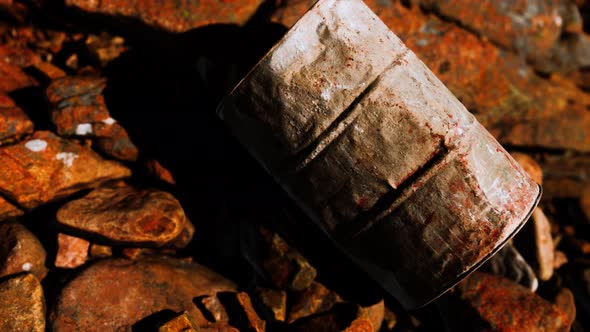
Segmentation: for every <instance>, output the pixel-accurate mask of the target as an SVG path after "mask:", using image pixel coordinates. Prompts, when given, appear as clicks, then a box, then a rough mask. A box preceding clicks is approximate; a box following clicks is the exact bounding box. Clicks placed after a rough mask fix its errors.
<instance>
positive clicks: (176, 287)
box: [50, 258, 235, 332]
mask: <svg viewBox="0 0 590 332" xmlns="http://www.w3.org/2000/svg"><path fill="white" fill-rule="evenodd" d="M234 289H235V286H234V284H233V283H231V282H230V281H228V280H226V279H224V278H223V277H221V276H220V275H218V274H216V273H214V272H212V271H210V270H209V269H207V268H205V267H203V266H201V265H198V264H195V263H187V262H183V261H179V260H173V259H164V258H152V259H147V260H144V261H130V260H126V259H106V260H102V261H99V262H97V263H95V264H93V265H91V266H90V267H88V268H87V269H86V270H84V271H83V272H82V273H81V274H80V275H79V276H77V277H76V278H75V279H73V280H72V281H71V282H70V283H69V284H68V285H66V286H65V287H64V288H63V290H62V292H61V294H60V295H59V298H58V301H57V304H56V306H55V308H54V310H53V312H52V314H51V316H50V330H51V331H55V332H66V331H87V332H92V331H101V332H102V331H115V330H118V331H128V330H130V329H131V326H132V325H133V324H135V323H136V322H138V321H139V320H141V319H143V318H145V317H147V316H149V315H151V314H153V313H155V312H158V311H161V310H164V309H169V310H173V311H176V312H182V311H186V312H187V314H188V315H189V317H190V318H191V319H192V320H193V322H194V323H195V324H197V325H199V326H200V325H207V324H208V323H209V322H208V321H207V320H206V319H205V318H204V317H203V315H202V314H201V312H200V311H199V310H198V309H197V307H196V306H195V304H194V303H193V299H194V298H196V297H198V296H204V295H214V294H216V293H217V292H224V291H233V290H234Z"/></svg>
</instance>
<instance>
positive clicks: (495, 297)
mask: <svg viewBox="0 0 590 332" xmlns="http://www.w3.org/2000/svg"><path fill="white" fill-rule="evenodd" d="M457 290H458V294H459V296H460V297H461V299H463V300H464V301H466V303H468V304H469V305H470V307H471V308H472V309H473V310H475V311H476V312H477V314H478V315H479V317H480V318H481V319H483V320H484V321H485V322H486V323H487V324H489V326H490V328H491V329H492V330H494V331H569V328H570V324H571V322H570V321H569V319H568V318H567V316H566V315H565V313H564V312H563V311H561V309H559V308H558V307H556V306H554V305H553V304H551V303H549V302H547V301H545V300H543V299H542V298H541V297H539V296H537V295H536V294H534V293H532V292H531V291H529V290H527V289H526V288H524V287H522V286H519V285H517V284H515V283H513V282H511V281H509V280H507V279H503V278H501V277H496V276H493V275H490V274H486V273H482V272H474V273H473V274H472V275H471V276H469V277H468V278H467V279H465V280H464V281H463V282H461V283H460V284H459V285H458V287H457Z"/></svg>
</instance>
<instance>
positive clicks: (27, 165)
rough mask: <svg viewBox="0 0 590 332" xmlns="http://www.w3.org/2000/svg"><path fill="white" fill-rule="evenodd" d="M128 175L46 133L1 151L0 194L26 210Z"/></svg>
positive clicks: (68, 142)
mask: <svg viewBox="0 0 590 332" xmlns="http://www.w3.org/2000/svg"><path fill="white" fill-rule="evenodd" d="M129 175H130V171H129V170H128V169H127V168H125V167H123V166H122V165H120V164H118V163H115V162H112V161H106V160H103V159H102V158H100V156H98V155H97V154H96V153H94V152H92V151H91V150H89V149H87V148H85V147H83V146H80V145H78V144H76V143H74V142H73V141H68V140H65V139H61V138H59V137H57V136H55V135H53V134H52V133H50V132H46V131H38V132H35V133H34V134H33V135H32V137H30V139H28V140H27V141H23V142H20V143H19V144H16V145H11V146H6V147H2V148H0V191H2V193H3V194H4V196H5V197H9V198H10V200H11V201H12V202H17V203H18V204H19V206H21V207H24V208H25V209H32V208H35V207H37V206H39V205H41V204H44V203H47V202H49V201H52V200H56V199H59V198H63V197H66V196H68V195H70V194H72V193H75V192H77V191H80V190H83V189H86V188H92V187H95V186H97V185H99V184H100V183H102V182H105V181H108V180H112V179H120V178H124V177H127V176H129Z"/></svg>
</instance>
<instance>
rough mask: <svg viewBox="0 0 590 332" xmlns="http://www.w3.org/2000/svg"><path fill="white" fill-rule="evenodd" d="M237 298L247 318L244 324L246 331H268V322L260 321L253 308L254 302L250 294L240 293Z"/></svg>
mask: <svg viewBox="0 0 590 332" xmlns="http://www.w3.org/2000/svg"><path fill="white" fill-rule="evenodd" d="M236 298H237V300H238V303H239V304H240V306H241V308H242V311H243V315H244V316H245V318H246V319H245V322H244V325H245V328H244V330H248V331H254V332H264V331H266V322H265V321H264V320H262V319H260V317H259V316H258V313H257V312H256V310H254V307H253V306H252V300H250V296H248V293H244V292H240V293H238V294H236Z"/></svg>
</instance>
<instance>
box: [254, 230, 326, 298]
mask: <svg viewBox="0 0 590 332" xmlns="http://www.w3.org/2000/svg"><path fill="white" fill-rule="evenodd" d="M260 233H261V234H262V238H263V239H264V246H265V247H266V250H265V252H266V255H267V256H266V257H265V259H264V261H263V266H264V269H265V270H266V272H267V273H268V274H269V276H270V278H271V281H272V283H273V285H274V286H275V287H276V288H279V289H292V290H296V291H297V290H299V291H300V290H304V289H306V288H308V287H310V285H312V283H313V280H314V279H315V277H316V275H317V271H316V269H315V268H314V267H313V266H311V264H310V263H309V262H308V261H307V259H306V258H305V257H303V256H302V255H301V254H300V253H299V252H298V251H297V250H295V249H293V248H291V247H290V246H289V245H288V244H287V242H285V240H283V239H282V238H281V237H280V236H279V235H278V234H277V233H274V232H270V231H268V230H266V229H261V230H260Z"/></svg>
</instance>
